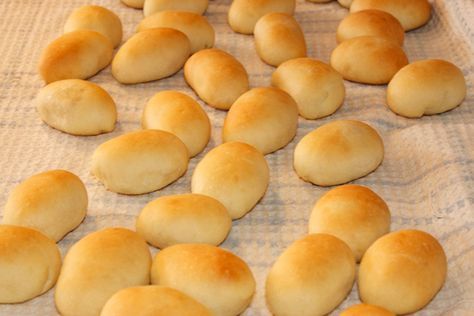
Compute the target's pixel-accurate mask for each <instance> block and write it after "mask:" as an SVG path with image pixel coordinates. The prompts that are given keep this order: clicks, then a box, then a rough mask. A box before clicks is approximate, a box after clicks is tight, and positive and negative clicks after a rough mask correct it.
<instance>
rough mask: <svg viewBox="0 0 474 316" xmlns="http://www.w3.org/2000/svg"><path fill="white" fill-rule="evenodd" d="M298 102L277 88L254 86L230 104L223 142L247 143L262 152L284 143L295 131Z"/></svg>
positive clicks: (270, 150) (277, 147)
mask: <svg viewBox="0 0 474 316" xmlns="http://www.w3.org/2000/svg"><path fill="white" fill-rule="evenodd" d="M297 127H298V106H297V105H296V103H295V101H294V100H293V98H291V96H290V95H289V94H287V93H286V92H285V91H283V90H280V89H278V88H271V87H266V88H255V89H252V90H250V91H247V92H245V93H244V94H242V95H241V96H240V97H239V98H238V99H237V100H236V101H235V102H234V104H233V105H232V107H231V108H230V110H229V113H228V114H227V116H226V118H225V121H224V127H223V129H222V139H223V141H224V142H230V141H239V142H243V143H247V144H250V145H252V146H254V147H255V148H257V149H258V150H260V151H261V152H262V153H263V154H268V153H271V152H274V151H276V150H278V149H280V148H283V147H285V146H286V145H287V144H288V143H289V142H290V141H291V140H292V139H293V138H294V137H295V135H296V128H297Z"/></svg>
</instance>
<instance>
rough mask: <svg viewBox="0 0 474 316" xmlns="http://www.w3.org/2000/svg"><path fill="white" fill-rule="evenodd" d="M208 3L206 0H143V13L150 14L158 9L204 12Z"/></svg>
mask: <svg viewBox="0 0 474 316" xmlns="http://www.w3.org/2000/svg"><path fill="white" fill-rule="evenodd" d="M208 4H209V1H208V0H179V1H176V0H145V4H144V6H143V13H144V14H145V16H150V15H152V14H153V13H156V12H158V11H165V10H176V11H187V12H193V13H197V14H204V12H206V10H207V6H208Z"/></svg>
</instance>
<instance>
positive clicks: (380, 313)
mask: <svg viewBox="0 0 474 316" xmlns="http://www.w3.org/2000/svg"><path fill="white" fill-rule="evenodd" d="M339 316H395V314H394V313H392V312H390V311H388V310H386V309H385V308H383V307H380V306H375V305H369V304H357V305H352V306H351V307H349V308H347V309H345V310H343V311H342V313H341V314H340V315H339Z"/></svg>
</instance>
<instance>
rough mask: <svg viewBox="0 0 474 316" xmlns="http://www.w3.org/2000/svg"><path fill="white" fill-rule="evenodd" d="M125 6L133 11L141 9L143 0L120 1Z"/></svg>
mask: <svg viewBox="0 0 474 316" xmlns="http://www.w3.org/2000/svg"><path fill="white" fill-rule="evenodd" d="M121 1H122V3H124V4H125V5H126V6H129V7H132V8H135V9H143V4H144V3H145V0H121Z"/></svg>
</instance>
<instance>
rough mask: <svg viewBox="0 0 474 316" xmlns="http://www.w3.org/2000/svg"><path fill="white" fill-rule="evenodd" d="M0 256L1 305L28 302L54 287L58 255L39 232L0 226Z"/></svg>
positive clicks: (48, 239) (58, 268) (46, 238)
mask: <svg viewBox="0 0 474 316" xmlns="http://www.w3.org/2000/svg"><path fill="white" fill-rule="evenodd" d="M0 254H1V255H0V304H6V303H21V302H24V301H27V300H30V299H32V298H34V297H36V296H38V295H41V294H43V293H45V292H46V291H48V290H49V289H50V288H52V287H53V286H54V284H55V283H56V280H57V278H58V275H59V270H60V269H61V254H60V253H59V249H58V246H56V243H55V242H54V240H52V239H50V238H48V237H46V236H45V235H43V234H42V233H40V232H39V231H37V230H35V229H31V228H27V227H20V226H10V225H0Z"/></svg>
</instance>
